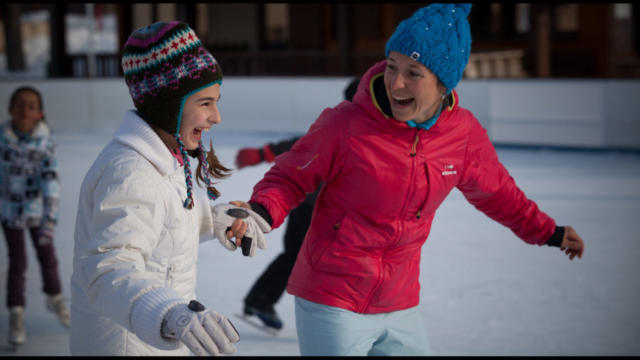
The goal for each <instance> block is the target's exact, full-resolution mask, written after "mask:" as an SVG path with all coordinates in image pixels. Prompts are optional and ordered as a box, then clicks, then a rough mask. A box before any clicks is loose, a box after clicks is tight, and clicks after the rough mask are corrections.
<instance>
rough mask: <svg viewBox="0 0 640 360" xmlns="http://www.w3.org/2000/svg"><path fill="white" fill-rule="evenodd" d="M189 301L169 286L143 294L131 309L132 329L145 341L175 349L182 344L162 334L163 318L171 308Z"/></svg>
mask: <svg viewBox="0 0 640 360" xmlns="http://www.w3.org/2000/svg"><path fill="white" fill-rule="evenodd" d="M187 303H188V301H187V300H184V299H183V298H182V297H180V294H178V293H177V292H175V291H173V290H171V289H167V288H155V289H153V290H151V291H149V292H148V293H146V294H144V295H142V296H141V297H139V298H138V300H136V301H135V302H134V303H133V307H132V309H131V330H132V331H133V332H134V333H135V334H136V335H137V336H138V337H139V338H140V339H141V340H142V341H144V342H146V343H148V344H149V345H152V346H155V347H157V348H158V349H161V350H174V349H177V348H179V347H180V346H182V342H181V341H180V340H177V339H168V338H165V337H163V336H162V334H161V330H160V329H161V327H162V319H164V317H165V316H166V315H167V313H168V312H169V309H171V308H172V307H174V306H176V305H178V304H187Z"/></svg>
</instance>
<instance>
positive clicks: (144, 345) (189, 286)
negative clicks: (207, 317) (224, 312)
mask: <svg viewBox="0 0 640 360" xmlns="http://www.w3.org/2000/svg"><path fill="white" fill-rule="evenodd" d="M194 190H195V189H194ZM202 194H203V192H195V191H194V203H195V204H194V207H193V209H191V210H187V209H185V208H183V206H182V203H183V201H184V199H185V198H186V185H185V176H184V168H183V167H182V166H181V165H180V164H179V163H178V161H177V160H176V159H175V158H174V157H173V156H172V155H171V153H170V152H169V150H168V149H167V147H166V146H165V145H164V143H163V142H162V140H160V138H159V137H158V135H157V134H156V133H155V132H154V131H153V130H152V129H151V127H150V126H149V125H148V124H147V123H146V122H145V121H144V120H142V119H141V118H140V117H138V115H137V114H136V113H135V112H134V111H129V112H127V113H126V115H125V116H124V119H123V122H122V125H121V126H120V128H119V129H118V130H117V131H116V133H115V135H114V138H113V140H112V141H111V142H110V143H109V144H107V146H106V147H105V148H104V149H103V150H102V152H101V153H100V154H99V155H98V158H97V159H96V161H95V162H94V164H93V165H92V166H91V168H90V169H89V171H88V173H87V175H86V177H85V179H84V181H83V183H82V188H81V190H80V199H79V203H78V214H77V219H76V228H75V246H74V256H73V274H72V277H71V331H70V340H69V342H70V349H71V353H72V355H188V354H190V352H189V350H188V348H186V347H185V346H184V345H182V343H181V342H179V341H178V340H169V339H165V338H163V337H161V336H160V327H161V320H162V318H164V316H165V315H166V312H167V311H168V310H169V308H170V307H172V306H174V305H176V304H178V303H188V302H189V300H191V299H195V284H196V261H197V258H198V245H199V242H200V241H204V240H210V239H213V222H212V215H211V208H210V205H209V200H208V199H207V198H206V195H205V196H204V197H203V196H202ZM143 340H144V341H143Z"/></svg>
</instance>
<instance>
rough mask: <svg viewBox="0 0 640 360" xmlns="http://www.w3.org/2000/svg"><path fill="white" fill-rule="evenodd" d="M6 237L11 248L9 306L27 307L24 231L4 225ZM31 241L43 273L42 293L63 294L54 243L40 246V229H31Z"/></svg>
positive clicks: (8, 289) (8, 285) (8, 282)
mask: <svg viewBox="0 0 640 360" xmlns="http://www.w3.org/2000/svg"><path fill="white" fill-rule="evenodd" d="M2 230H3V231H4V237H5V240H6V241H7V247H8V248H9V279H8V281H7V306H8V307H11V306H18V305H19V306H25V305H26V298H25V296H24V288H25V286H24V285H25V273H26V272H27V251H26V250H27V249H26V247H25V239H24V236H25V235H24V230H22V229H13V228H9V227H7V226H5V225H4V224H3V225H2ZM29 233H30V235H31V241H32V242H33V246H34V247H35V249H36V254H37V257H38V262H39V263H40V272H41V273H42V283H43V286H42V291H44V293H46V294H48V295H55V294H59V293H61V292H62V286H61V284H60V277H59V276H58V259H57V258H56V254H55V248H54V246H53V241H50V242H49V243H47V244H45V245H40V244H38V228H37V227H33V228H29Z"/></svg>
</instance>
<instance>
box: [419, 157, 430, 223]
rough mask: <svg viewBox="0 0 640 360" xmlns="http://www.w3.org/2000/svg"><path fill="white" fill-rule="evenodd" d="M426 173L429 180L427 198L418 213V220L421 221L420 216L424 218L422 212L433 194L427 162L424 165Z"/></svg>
mask: <svg viewBox="0 0 640 360" xmlns="http://www.w3.org/2000/svg"><path fill="white" fill-rule="evenodd" d="M424 172H425V176H426V178H427V196H426V197H425V198H424V202H423V203H422V205H421V206H420V207H419V208H418V212H417V213H416V219H420V216H422V210H423V209H424V208H425V207H426V206H427V202H428V201H429V194H431V184H430V181H429V166H427V163H426V162H425V163H424Z"/></svg>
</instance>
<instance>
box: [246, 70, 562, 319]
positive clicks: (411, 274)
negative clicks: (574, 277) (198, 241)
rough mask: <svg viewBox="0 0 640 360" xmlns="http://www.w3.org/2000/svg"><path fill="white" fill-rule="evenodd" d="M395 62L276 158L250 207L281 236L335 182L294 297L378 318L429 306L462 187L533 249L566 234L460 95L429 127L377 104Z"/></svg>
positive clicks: (316, 217) (305, 249)
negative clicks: (432, 251)
mask: <svg viewBox="0 0 640 360" xmlns="http://www.w3.org/2000/svg"><path fill="white" fill-rule="evenodd" d="M385 66H386V61H381V62H379V63H377V64H375V65H374V66H373V67H371V68H370V69H369V70H368V71H367V73H366V74H365V75H364V76H363V78H362V81H361V82H360V85H359V87H358V90H357V92H356V95H355V97H354V99H353V103H351V102H348V101H344V102H342V103H340V104H338V105H337V106H336V107H334V108H327V109H325V110H324V111H323V112H322V114H320V116H319V118H318V119H317V120H316V121H315V123H313V124H312V125H311V127H310V128H309V131H308V133H307V134H306V135H305V136H303V137H302V138H301V139H300V140H298V141H297V142H296V144H295V145H294V146H293V147H292V149H291V150H290V151H288V152H285V153H284V154H282V155H280V156H278V157H277V158H276V160H275V164H274V166H273V167H272V168H271V169H270V170H269V171H268V172H267V173H266V174H265V176H264V178H263V179H262V180H261V181H260V182H259V183H258V184H256V186H255V187H254V192H253V195H252V197H251V200H250V201H252V202H256V203H259V204H261V205H262V206H263V207H264V208H265V209H266V210H267V211H268V212H269V214H270V215H271V217H272V219H273V227H274V228H275V227H278V226H279V225H281V224H282V223H283V221H284V219H285V217H286V216H287V214H288V213H289V211H290V210H291V209H292V208H293V207H295V206H297V205H298V204H299V203H300V202H301V201H302V200H303V198H304V197H305V194H306V193H309V192H313V191H314V190H315V189H316V187H317V186H318V184H319V183H320V182H324V186H323V188H322V190H321V191H320V193H319V195H318V200H317V202H316V205H315V209H314V213H313V217H312V220H311V226H310V228H309V230H308V232H307V235H306V237H305V239H304V243H303V244H302V248H301V250H300V253H299V254H298V258H297V261H296V264H295V267H294V268H293V272H292V273H291V276H290V277H289V283H288V286H287V291H288V292H289V293H291V294H293V295H295V296H299V297H301V298H304V299H306V300H309V301H312V302H316V303H320V304H326V305H331V306H336V307H340V308H343V309H347V310H351V311H354V312H358V313H367V314H373V313H382V312H390V311H395V310H402V309H407V308H410V307H413V306H416V305H418V302H419V293H420V284H419V281H418V278H419V275H420V252H421V248H422V245H423V244H424V242H425V241H426V239H427V236H428V235H429V230H430V228H431V222H432V220H433V216H434V214H435V211H436V209H437V208H438V206H440V203H442V201H443V200H444V198H445V197H446V196H447V194H449V192H450V191H451V189H453V188H454V187H457V188H458V189H459V190H460V191H461V192H462V193H463V194H464V196H465V197H466V199H467V200H468V201H469V202H470V203H471V204H473V205H474V206H475V207H476V208H477V209H479V210H480V211H482V212H483V213H485V214H486V215H488V216H489V217H491V218H492V219H494V220H496V221H498V222H499V223H501V224H503V225H505V226H507V227H508V228H510V229H511V230H512V231H513V232H514V233H515V234H516V235H517V236H518V237H520V238H521V239H523V240H524V241H526V242H527V243H530V244H538V245H542V244H544V243H545V242H546V241H547V240H548V239H549V238H550V236H551V235H552V234H553V233H554V230H555V221H554V220H553V219H552V218H550V217H549V216H547V215H546V214H545V213H544V212H542V211H540V210H539V209H538V207H537V206H536V204H535V203H534V202H533V201H531V200H529V199H527V197H526V196H525V194H524V193H523V192H522V191H521V190H520V189H519V188H518V187H517V185H516V184H515V182H514V180H513V178H511V176H510V175H509V173H508V172H507V170H506V169H505V168H504V167H503V165H502V164H501V163H500V162H499V161H498V157H497V155H496V152H495V149H494V147H493V145H492V144H491V142H490V141H489V138H488V137H487V133H486V131H485V129H484V128H483V127H482V126H481V125H480V123H479V122H478V120H477V119H476V118H475V117H474V116H473V114H472V113H471V112H469V111H468V110H466V109H464V108H462V107H460V106H459V99H458V95H457V93H455V92H454V93H453V98H454V103H453V105H452V106H450V107H448V108H443V110H442V113H441V115H440V117H439V118H438V120H437V122H436V123H435V125H434V126H433V127H431V128H430V129H429V130H419V129H416V128H412V127H409V126H408V125H407V124H405V123H402V122H399V121H397V120H395V119H393V118H391V117H387V116H386V115H385V114H384V113H383V112H382V111H381V109H380V106H379V105H378V102H377V101H376V99H375V96H372V93H373V82H374V81H375V80H376V79H378V78H379V77H382V76H383V73H384V68H385ZM378 81H382V79H379V80H378Z"/></svg>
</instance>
